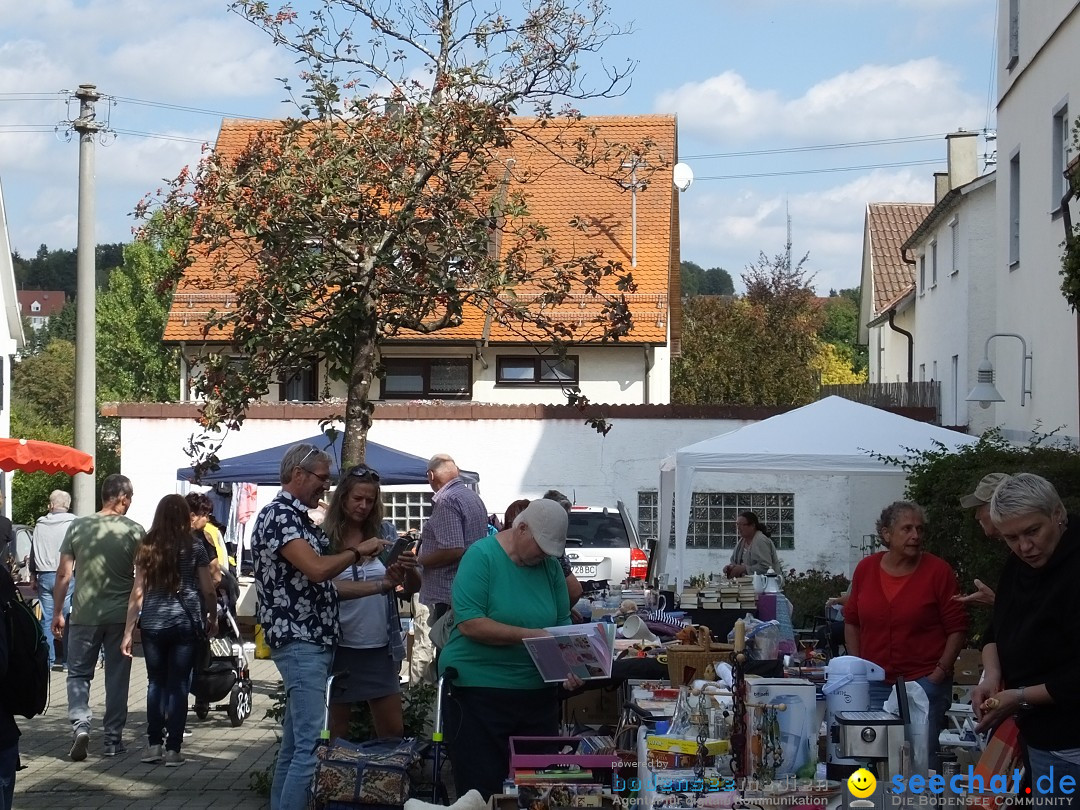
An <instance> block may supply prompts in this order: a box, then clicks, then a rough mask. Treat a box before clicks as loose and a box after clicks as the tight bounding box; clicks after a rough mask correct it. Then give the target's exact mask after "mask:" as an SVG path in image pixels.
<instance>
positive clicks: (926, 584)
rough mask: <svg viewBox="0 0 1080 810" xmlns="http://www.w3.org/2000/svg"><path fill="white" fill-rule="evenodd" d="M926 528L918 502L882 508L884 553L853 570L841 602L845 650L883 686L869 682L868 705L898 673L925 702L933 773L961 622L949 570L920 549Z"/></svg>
mask: <svg viewBox="0 0 1080 810" xmlns="http://www.w3.org/2000/svg"><path fill="white" fill-rule="evenodd" d="M925 523H926V517H925V515H924V513H923V508H922V507H921V506H919V505H918V504H917V503H911V502H910V501H896V502H895V503H892V504H889V505H888V506H886V507H885V509H884V510H882V512H881V517H880V518H878V522H877V531H878V536H879V537H880V538H881V543H882V544H883V545H884V546H885V549H886V550H885V551H882V552H879V553H877V554H873V555H871V556H869V557H866V558H865V559H863V560H862V562H860V563H859V564H858V565H857V566H856V567H855V574H854V575H853V576H852V578H851V591H850V595H849V596H848V599H847V602H846V603H845V605H844V646H845V647H847V654H848V655H855V656H858V657H860V658H865V659H866V660H868V661H873V662H874V663H875V664H877V665H878V666H879V667H881V668H882V669H884V670H885V681H884V682H881V681H878V682H874V683H871V684H870V703H871V707H872V708H878V709H880V708H881V706H882V705H883V704H884V703H885V700H886V698H888V696H889V693H890V691H891V690H892V685H893V683H894V682H895V681H896V678H897V676H901V675H902V676H903V678H904V680H905V681H908V682H911V681H915V682H916V683H918V684H919V685H920V686H921V687H922V688H923V691H924V692H926V697H927V698H928V699H929V701H930V717H929V722H928V726H929V728H928V734H927V737H928V740H929V743H930V750H929V765H930V767H931V768H932V769H934V770H939V768H938V765H939V762H940V759H939V756H938V752H937V747H938V736H939V734H940V733H941V729H942V726H943V725H944V722H945V712H946V711H947V710H948V708H949V705H950V704H951V703H952V677H953V664H954V663H955V662H956V656H957V655H959V654H960V648H961V647H963V646H964V637H965V635H966V633H967V626H968V620H967V613H966V612H965V611H964V606H963V605H961V604H960V603H959V602H957V601H955V600H954V599H953V596H955V595H956V594H957V593H958V592H959V591H958V589H957V584H956V574H955V573H954V572H953V570H952V567H951V566H950V565H949V564H948V563H947V562H945V560H943V559H941V558H940V557H937V556H935V555H933V554H931V553H930V552H928V551H924V550H923V547H922V539H923V533H924V530H925Z"/></svg>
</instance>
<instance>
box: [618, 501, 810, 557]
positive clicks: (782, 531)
mask: <svg viewBox="0 0 1080 810" xmlns="http://www.w3.org/2000/svg"><path fill="white" fill-rule="evenodd" d="M657 499H658V495H657V493H656V491H655V490H645V491H642V492H639V493H638V512H637V524H638V530H639V535H640V536H641V537H656V536H657V534H658V533H659V532H658V529H659V526H658V525H657V523H658V520H657V518H658V515H659V507H658V505H657ZM740 512H753V513H755V514H756V515H757V516H758V518H759V519H760V520H761V521H762V522H763V523H764V524H765V525H766V526H767V527H768V528H769V531H771V532H772V541H773V545H775V546H776V548H777V549H787V550H791V549H793V548H795V496H794V495H793V494H792V493H790V492H695V493H694V494H693V495H692V496H691V499H690V523H689V525H688V526H687V533H686V547H687V548H709V549H732V548H735V543H736V542H737V541H738V530H737V529H736V528H735V521H736V520H737V519H738V517H739V513H740ZM674 542H675V538H674V537H672V539H671V544H674Z"/></svg>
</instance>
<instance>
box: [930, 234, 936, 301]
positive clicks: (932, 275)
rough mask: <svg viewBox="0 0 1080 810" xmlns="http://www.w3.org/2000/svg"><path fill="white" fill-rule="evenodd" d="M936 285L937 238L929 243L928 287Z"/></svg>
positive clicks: (932, 287) (931, 287)
mask: <svg viewBox="0 0 1080 810" xmlns="http://www.w3.org/2000/svg"><path fill="white" fill-rule="evenodd" d="M936 286H937V240H936V239H935V240H934V241H933V242H931V243H930V289H934V287H936Z"/></svg>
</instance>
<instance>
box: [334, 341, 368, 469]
mask: <svg viewBox="0 0 1080 810" xmlns="http://www.w3.org/2000/svg"><path fill="white" fill-rule="evenodd" d="M374 371H375V336H374V335H371V334H366V333H365V334H362V335H358V336H357V338H356V342H355V343H354V344H353V354H352V367H351V368H350V369H349V388H348V396H347V398H346V400H345V436H344V438H343V439H342V444H341V470H342V472H344V471H345V470H347V469H349V467H352V466H353V465H354V464H359V463H361V462H362V461H363V460H364V456H365V454H366V453H367V432H368V428H370V427H371V412H372V409H373V407H374V406H373V405H372V404H371V402H369V401H368V392H369V391H370V390H371V377H372V374H373V373H374Z"/></svg>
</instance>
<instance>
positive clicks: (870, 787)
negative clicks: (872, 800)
mask: <svg viewBox="0 0 1080 810" xmlns="http://www.w3.org/2000/svg"><path fill="white" fill-rule="evenodd" d="M847 787H848V790H850V791H851V795H852V796H855V797H857V798H859V799H865V798H866V797H867V796H869V795H870V794H871V793H873V792H874V790H875V788H877V779H875V778H874V775H873V774H872V773H870V771H868V770H866V768H859V770H857V771H855V773H853V774H852V775H851V776H849V777H848V780H847Z"/></svg>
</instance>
